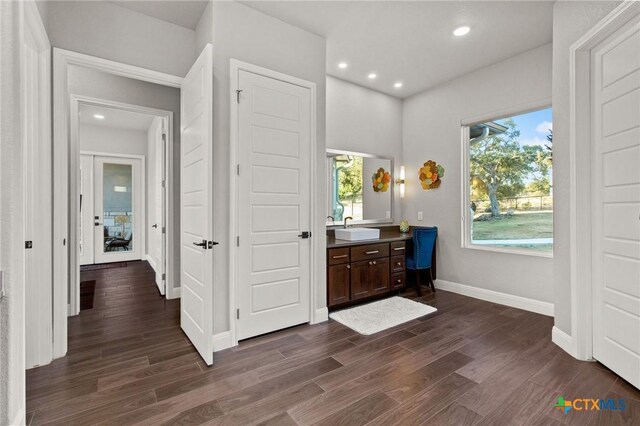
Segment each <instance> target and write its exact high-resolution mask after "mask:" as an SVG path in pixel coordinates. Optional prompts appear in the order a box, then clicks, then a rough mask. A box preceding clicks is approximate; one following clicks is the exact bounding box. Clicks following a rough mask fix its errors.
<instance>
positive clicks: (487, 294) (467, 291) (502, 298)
mask: <svg viewBox="0 0 640 426" xmlns="http://www.w3.org/2000/svg"><path fill="white" fill-rule="evenodd" d="M434 283H435V285H436V287H437V288H439V289H442V290H445V291H450V292H452V293H457V294H462V295H464V296H469V297H474V298H476V299H480V300H486V301H488V302H493V303H498V304H500V305H506V306H511V307H513V308H518V309H524V310H525V311H530V312H535V313H537V314H541V315H546V316H550V317H552V316H553V303H551V302H543V301H541V300H535V299H529V298H527V297H522V296H515V295H513V294H507V293H501V292H499V291H493V290H487V289H485V288H480V287H474V286H470V285H466V284H460V283H455V282H452V281H446V280H440V279H437V280H435V282H434Z"/></svg>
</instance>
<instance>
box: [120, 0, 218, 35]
mask: <svg viewBox="0 0 640 426" xmlns="http://www.w3.org/2000/svg"><path fill="white" fill-rule="evenodd" d="M111 3H114V4H117V5H118V6H122V7H125V8H127V9H129V10H133V11H135V12H139V13H142V14H144V15H147V16H152V17H154V18H157V19H161V20H163V21H166V22H170V23H172V24H176V25H180V26H181V27H185V28H189V29H190V30H195V29H196V26H198V21H199V20H200V17H201V16H202V13H203V12H204V9H205V8H206V7H207V3H208V1H207V0H195V1H194V0H160V1H156V0H143V1H141V0H134V1H132V0H127V1H121V0H113V1H111Z"/></svg>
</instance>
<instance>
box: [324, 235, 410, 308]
mask: <svg viewBox="0 0 640 426" xmlns="http://www.w3.org/2000/svg"><path fill="white" fill-rule="evenodd" d="M404 253H405V242H404V241H394V242H391V243H389V242H381V243H367V244H360V245H351V246H349V247H339V248H330V249H328V250H327V264H328V265H329V266H328V267H327V303H328V305H329V306H330V307H331V306H338V305H344V304H347V303H350V302H354V301H358V300H361V299H367V298H370V297H373V296H379V295H384V294H387V293H389V292H391V291H395V290H399V289H401V288H403V287H404V286H405V285H406V279H405V277H406V275H405V256H404ZM390 256H391V257H390Z"/></svg>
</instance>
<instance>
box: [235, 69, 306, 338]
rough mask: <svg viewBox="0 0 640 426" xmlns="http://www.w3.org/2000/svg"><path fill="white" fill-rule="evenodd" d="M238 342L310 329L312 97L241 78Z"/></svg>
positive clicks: (253, 77)
mask: <svg viewBox="0 0 640 426" xmlns="http://www.w3.org/2000/svg"><path fill="white" fill-rule="evenodd" d="M238 83H239V87H238V89H239V90H241V92H239V93H240V95H241V96H240V98H239V101H240V102H239V105H238V153H237V154H238V161H239V170H240V173H239V176H238V196H237V199H238V206H237V212H238V224H239V225H238V235H239V248H238V256H237V258H238V262H237V263H238V270H237V277H238V280H237V282H238V288H237V300H238V309H239V312H238V317H237V318H238V319H237V337H238V339H239V340H240V339H246V338H248V337H252V336H256V335H259V334H264V333H268V332H271V331H274V330H278V329H282V328H285V327H290V326H293V325H297V324H301V323H305V322H309V319H310V312H309V311H310V308H309V306H310V302H309V292H310V288H309V287H310V282H311V279H310V259H309V256H310V247H311V240H310V239H309V238H303V237H302V236H301V235H302V233H303V232H308V231H310V226H311V224H310V196H311V185H310V182H311V181H310V179H311V177H310V170H311V161H310V159H311V153H310V150H311V91H310V89H308V88H304V87H301V86H297V85H295V84H290V83H286V82H284V81H280V80H276V79H273V78H269V77H265V76H262V75H258V74H254V73H251V72H247V71H244V70H240V71H239V76H238Z"/></svg>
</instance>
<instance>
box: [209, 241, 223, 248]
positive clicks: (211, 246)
mask: <svg viewBox="0 0 640 426" xmlns="http://www.w3.org/2000/svg"><path fill="white" fill-rule="evenodd" d="M218 244H220V243H219V242H217V241H208V242H207V248H210V249H212V248H213V246H217V245H218Z"/></svg>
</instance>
